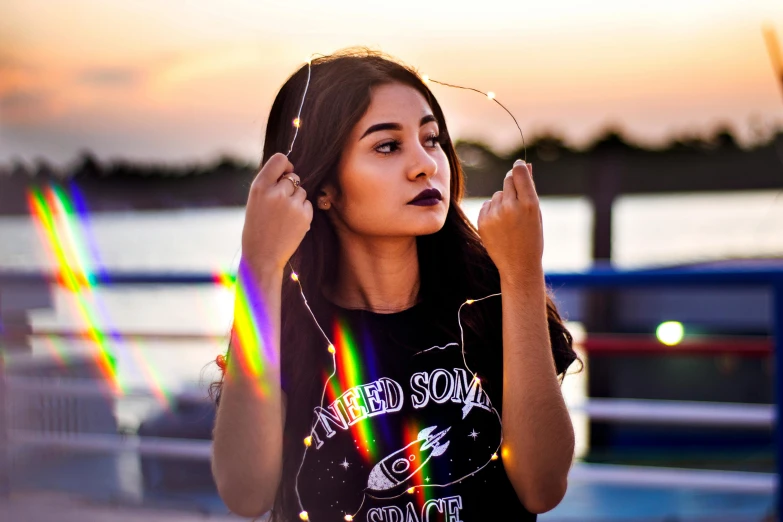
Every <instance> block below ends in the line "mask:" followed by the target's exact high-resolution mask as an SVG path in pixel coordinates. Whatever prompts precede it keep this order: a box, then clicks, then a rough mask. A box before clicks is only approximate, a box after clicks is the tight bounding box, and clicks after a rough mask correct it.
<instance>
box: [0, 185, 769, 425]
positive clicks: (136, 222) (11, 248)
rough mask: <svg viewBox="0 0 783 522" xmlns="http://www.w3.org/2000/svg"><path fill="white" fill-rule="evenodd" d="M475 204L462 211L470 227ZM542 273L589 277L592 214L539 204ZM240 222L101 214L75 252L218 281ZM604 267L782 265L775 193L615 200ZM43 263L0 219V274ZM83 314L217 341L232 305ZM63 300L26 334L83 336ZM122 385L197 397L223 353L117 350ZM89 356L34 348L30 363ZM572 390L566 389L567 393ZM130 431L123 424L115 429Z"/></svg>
mask: <svg viewBox="0 0 783 522" xmlns="http://www.w3.org/2000/svg"><path fill="white" fill-rule="evenodd" d="M482 201H483V200H477V199H469V200H467V201H465V202H464V208H465V210H466V212H467V214H468V216H469V217H471V219H473V220H474V222H475V219H476V216H477V215H478V211H479V208H480V206H481V203H482ZM542 213H543V217H544V232H545V254H544V266H545V269H546V270H547V271H579V270H583V269H586V268H588V267H589V266H590V262H591V261H590V244H591V228H592V210H591V207H590V204H589V202H588V201H587V200H586V199H581V198H544V199H543V200H542ZM243 218H244V210H243V209H242V208H227V209H207V210H204V209H194V210H184V211H147V212H131V213H101V214H95V215H92V216H89V218H88V219H87V220H85V221H82V222H81V224H80V225H79V226H78V227H75V230H76V231H77V232H79V233H78V234H77V235H76V239H77V243H78V244H79V250H81V251H82V252H83V255H84V256H85V257H86V258H88V259H90V263H91V264H92V265H93V266H102V267H104V268H105V269H107V270H109V271H111V270H140V271H156V272H169V271H204V272H218V271H221V270H228V269H230V268H231V267H232V266H234V265H235V264H236V262H237V260H238V256H239V245H240V236H241V231H242V223H243ZM613 234H614V239H615V240H614V246H613V259H614V263H615V264H616V265H617V266H619V267H624V268H632V267H642V266H653V265H655V266H658V265H666V264H678V263H689V262H697V261H707V260H715V259H722V258H727V257H752V256H781V255H783V196H780V197H779V193H777V192H774V191H765V192H752V193H740V194H693V195H676V196H671V195H667V196H644V197H624V198H621V199H620V200H619V201H618V202H617V204H616V207H615V214H614V225H613ZM54 266H55V262H54V259H53V257H52V256H51V255H50V253H49V252H48V249H47V247H46V244H45V240H44V239H43V238H42V237H41V236H40V235H39V232H38V229H37V227H36V226H35V224H34V223H33V221H32V219H31V218H30V217H24V216H19V217H3V218H0V269H22V270H46V271H48V270H52V269H53V267H54ZM88 302H89V303H90V304H89V306H90V307H91V308H92V311H93V314H92V315H93V317H95V318H96V322H97V323H98V324H96V325H95V326H97V327H98V328H99V329H105V330H110V329H113V330H117V331H120V332H122V331H144V332H178V333H203V334H212V335H224V334H225V333H226V332H227V331H228V330H229V328H230V325H231V318H232V313H233V311H232V304H233V298H232V295H231V294H230V292H229V291H228V290H227V289H224V288H220V287H206V286H196V287H165V286H139V287H135V288H130V287H123V288H117V289H112V288H98V289H95V290H94V291H92V293H91V295H90V296H89V299H88ZM84 317H85V316H84V314H83V313H82V312H80V311H79V308H78V307H77V306H75V302H74V300H73V296H72V295H70V294H69V293H68V292H65V291H63V290H62V289H56V290H55V291H54V293H53V306H52V308H51V309H43V310H36V311H34V312H32V313H31V320H32V324H33V328H38V329H42V328H58V329H69V330H83V329H85V327H86V326H87V325H86V324H85V318H84ZM113 348H114V350H115V353H116V355H117V357H118V363H119V364H118V367H119V374H120V380H121V382H122V383H123V384H124V385H126V386H128V387H140V386H141V387H158V388H162V389H166V390H171V391H176V390H180V389H183V388H192V387H195V386H202V387H203V384H204V383H205V382H209V381H211V380H212V378H213V377H214V375H215V372H214V365H213V366H212V367H210V368H207V369H205V366H206V365H207V364H208V363H209V362H210V361H212V360H214V358H215V356H216V355H217V354H218V353H221V352H222V351H223V350H224V349H225V343H224V342H223V341H222V340H219V339H213V340H211V341H203V342H201V341H199V342H192V341H188V342H155V343H149V342H144V343H141V342H127V343H123V345H121V346H120V345H118V346H114V347H113ZM74 350H87V351H89V350H94V347H91V346H90V345H88V344H87V343H84V342H74V343H68V345H67V346H65V345H63V344H62V343H58V342H56V341H54V340H51V339H48V340H47V339H36V340H35V341H34V353H36V354H53V353H56V352H58V351H66V352H70V351H74ZM576 384H577V382H574V385H576ZM125 420H127V421H128V422H130V423H133V422H134V420H133V419H125Z"/></svg>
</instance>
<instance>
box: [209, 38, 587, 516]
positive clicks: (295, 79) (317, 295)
mask: <svg viewBox="0 0 783 522" xmlns="http://www.w3.org/2000/svg"><path fill="white" fill-rule="evenodd" d="M307 75H308V71H307V65H304V66H302V67H301V68H300V69H299V70H297V71H296V72H295V73H294V74H293V75H292V76H291V77H290V78H288V80H287V81H286V82H285V83H284V84H283V86H282V87H281V89H280V91H279V92H278V94H277V97H276V98H275V101H274V103H273V104H272V109H271V111H270V113H269V119H268V123H267V128H266V135H265V139H264V153H263V159H262V165H263V164H265V163H266V161H267V160H268V159H269V158H270V157H271V156H272V155H274V154H275V153H278V152H283V153H287V152H288V150H289V147H290V145H291V140H292V138H293V134H294V130H295V128H294V126H293V125H292V122H293V120H294V119H295V118H296V117H297V114H298V111H299V106H300V103H301V100H302V94H303V92H304V89H305V84H306V81H307ZM391 83H399V84H403V85H407V86H410V87H412V88H414V89H416V90H417V91H418V92H420V93H421V94H422V95H423V96H424V98H425V99H426V100H427V101H428V102H429V105H430V108H431V109H432V112H433V114H434V116H435V117H436V118H437V121H438V126H439V130H440V137H441V140H440V141H441V146H442V148H443V150H444V151H445V153H446V156H447V157H448V160H449V169H450V177H451V202H452V204H451V205H450V206H449V209H448V213H447V216H446V222H445V224H444V225H443V227H442V228H441V229H440V230H439V231H438V232H436V233H434V234H431V235H427V236H419V237H417V238H416V243H417V248H418V259H419V270H420V281H421V283H420V290H419V299H421V300H423V301H425V302H428V303H437V305H436V306H435V307H434V309H442V310H448V311H449V313H451V311H455V310H457V309H458V307H459V305H460V304H461V303H463V302H464V301H465V300H466V299H467V298H470V297H481V296H485V295H489V294H493V293H497V292H499V291H500V277H499V274H498V270H497V268H496V267H495V264H494V263H493V262H492V260H491V259H490V257H489V255H488V254H487V251H486V249H485V248H484V245H483V244H482V243H481V240H480V238H479V235H478V232H477V230H476V228H475V227H474V226H473V225H472V224H471V223H470V221H469V220H468V219H467V217H466V216H465V214H464V213H463V211H462V210H461V208H460V206H459V205H458V204H457V203H459V202H460V201H461V200H462V198H463V196H464V191H465V182H464V174H463V171H462V167H461V166H460V161H459V158H458V157H457V152H456V150H455V148H454V144H453V142H452V140H451V138H450V137H449V134H448V129H447V126H446V119H445V118H444V116H443V111H442V110H441V107H440V105H439V104H438V102H437V100H436V99H435V97H434V96H433V95H432V93H431V92H430V90H429V88H428V87H427V85H426V84H425V83H424V82H423V81H422V79H421V77H420V76H419V74H418V73H417V72H416V71H415V70H413V69H412V68H410V67H408V66H406V65H404V64H401V63H400V62H398V61H397V60H395V59H393V58H391V57H389V56H387V55H384V54H383V53H380V52H376V51H372V50H369V49H365V48H350V49H345V50H343V51H340V52H337V53H335V54H332V55H329V56H322V57H319V58H316V59H314V60H313V61H312V70H311V79H310V85H309V88H308V91H307V96H306V98H305V100H304V105H303V107H302V126H301V128H300V129H299V134H298V135H297V138H296V142H295V146H294V147H293V151H292V152H291V154H290V156H289V159H290V160H291V162H292V163H293V164H294V166H295V172H296V173H297V174H298V175H299V176H300V178H301V186H302V187H303V188H304V189H305V190H306V191H307V198H308V199H309V200H310V202H311V203H312V204H313V208H314V209H316V210H315V213H314V215H313V221H312V224H311V226H310V230H309V231H308V232H307V234H306V235H305V237H304V239H303V241H302V243H301V245H300V246H299V248H298V249H297V251H296V252H295V253H294V255H293V256H292V258H291V260H290V265H292V266H293V267H295V268H296V272H297V274H298V275H299V278H300V280H301V283H302V286H303V291H304V293H305V296H307V300H308V303H309V304H310V307H311V308H312V310H313V312H314V313H315V315H316V316H319V315H320V313H321V312H323V311H324V310H327V307H328V302H327V301H326V298H325V297H324V295H323V294H322V289H323V288H325V287H326V286H327V283H328V282H332V281H334V280H335V278H336V275H337V262H338V259H339V246H338V242H337V236H336V235H335V231H334V229H333V227H332V224H331V222H330V221H329V219H328V217H327V215H326V213H325V212H321V211H319V210H317V209H318V206H317V202H316V198H317V196H318V194H319V190H320V189H321V187H322V186H324V185H325V184H327V183H331V184H332V185H333V186H334V187H337V190H339V184H338V172H337V169H338V164H339V161H340V157H341V154H342V152H343V148H344V146H345V143H346V142H347V139H348V137H349V135H350V133H351V131H352V129H353V127H354V126H355V125H356V124H357V123H358V121H359V120H360V119H361V117H362V116H363V115H364V113H365V112H366V111H367V109H368V107H369V106H370V101H371V97H372V89H373V88H374V87H376V86H379V85H384V84H391ZM444 259H448V262H447V263H444V262H443V260H444ZM290 265H289V266H290ZM288 275H290V272H287V273H286V278H287V277H288ZM546 306H547V318H548V323H549V335H550V339H551V342H552V350H553V353H554V354H555V360H556V361H558V368H557V372H558V375H560V376H561V377H562V376H563V375H564V374H565V370H566V369H567V368H568V366H569V365H570V364H571V363H572V362H573V361H574V360H577V359H578V358H577V355H576V353H575V352H574V350H573V347H572V337H571V334H570V333H569V332H568V330H567V329H566V328H565V325H564V323H563V320H562V319H561V317H560V315H559V313H558V311H557V308H556V306H555V304H554V303H553V302H552V299H551V298H550V297H549V296H548V297H547V304H546ZM451 315H452V316H453V314H451ZM309 316H310V315H309V312H308V311H307V309H306V308H305V305H304V303H303V300H302V297H301V296H300V295H299V286H298V285H296V284H286V283H285V280H284V284H283V294H282V308H281V332H280V345H281V349H280V352H281V358H282V361H281V374H282V376H281V378H282V383H283V388H284V390H285V391H286V395H287V406H286V413H287V414H286V425H285V427H284V437H283V441H284V442H283V473H282V478H281V482H280V486H279V487H278V491H277V496H276V500H275V505H274V507H273V509H272V520H273V521H275V522H283V521H288V520H297V519H298V513H299V505H298V502H297V499H296V496H295V494H294V485H295V480H296V473H297V470H298V467H299V463H300V461H301V459H302V452H303V451H304V447H303V445H302V439H303V438H304V436H305V435H307V433H308V432H309V430H310V421H311V418H310V415H309V412H310V410H311V408H312V405H313V404H314V403H317V401H318V397H319V396H320V391H321V390H320V385H321V384H322V382H321V381H322V376H321V375H320V374H319V366H318V364H316V361H319V360H320V359H321V358H323V353H324V339H323V336H322V335H321V333H320V331H319V330H318V329H317V328H316V326H315V325H314V324H312V321H311V320H303V318H309ZM470 316H471V317H465V318H464V319H463V324H464V326H465V327H466V329H468V330H472V331H475V332H479V331H481V329H482V327H483V325H485V324H487V322H488V321H489V320H490V318H487V317H482V316H481V313H477V314H470ZM492 320H493V322H494V324H497V318H493V319H492ZM229 355H230V348H229V350H228V353H227V357H228V356H229ZM308 362H309V364H308ZM221 386H222V378H221V380H220V381H219V382H216V383H213V385H212V387H211V392H212V396H213V398H215V400H217V401H219V396H220V389H221Z"/></svg>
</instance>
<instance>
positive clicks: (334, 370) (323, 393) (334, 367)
mask: <svg viewBox="0 0 783 522" xmlns="http://www.w3.org/2000/svg"><path fill="white" fill-rule="evenodd" d="M288 266H289V267H290V268H291V274H292V275H294V274H296V272H295V271H294V268H293V266H292V265H291V263H290V262H289V263H288ZM294 281H295V282H296V283H297V284H298V285H299V293H300V294H301V296H302V300H303V301H304V304H305V307H306V308H307V311H308V312H309V313H310V317H312V319H313V322H314V323H315V325H316V326H317V327H318V330H320V332H321V334H322V335H323V336H324V339H326V342H327V343H328V344H329V346H334V344H333V343H332V341H331V339H329V336H328V335H326V333H325V332H324V330H323V328H322V327H321V324H320V323H319V322H318V319H317V318H316V317H315V314H314V313H313V310H312V309H311V308H310V305H309V304H308V302H307V297H306V296H305V294H304V288H303V287H302V282H301V280H300V279H299V276H298V275H297V276H296V279H294ZM500 295H501V294H500V293H496V294H491V295H488V296H486V297H481V298H479V299H469V300H468V301H466V302H464V303H462V304H461V305H460V307H459V309H458V310H457V324H458V325H459V331H460V344H459V346H460V350H461V353H462V361H463V363H464V365H465V368H466V369H467V370H468V371H469V372H470V374H471V375H472V376H473V380H472V381H471V382H473V381H475V380H476V379H478V376H477V375H476V374H475V372H473V370H471V369H470V366H468V362H467V358H466V357H465V334H464V329H463V327H462V308H463V307H464V306H465V305H466V304H470V305H472V304H475V303H477V302H479V301H483V300H485V299H489V298H490V297H497V296H500ZM454 344H456V343H449V344H447V345H446V346H434V347H432V348H428V349H426V350H422V351H421V352H418V353H417V354H416V355H418V354H419V353H424V352H427V351H430V350H433V349H435V348H438V349H445V348H448V347H449V346H451V345H454ZM331 355H332V373H330V374H329V377H328V378H327V379H326V381H324V386H323V389H322V391H321V400H320V402H319V408H323V407H324V399H325V398H326V390H327V388H328V386H329V382H330V381H331V380H332V378H333V377H334V376H335V375H336V373H337V355H336V352H332V353H331ZM480 385H481V383H480V381H479V386H480ZM490 404H492V401H490ZM492 412H493V413H494V414H495V416H496V417H497V419H498V425H499V426H500V441H499V442H498V445H497V448H495V451H494V452H493V453H492V454H491V455H490V457H489V458H488V459H487V461H486V462H485V463H484V464H483V465H482V466H481V467H479V468H476V469H475V470H473V471H472V472H470V473H468V474H467V475H464V476H462V477H460V478H459V479H456V480H453V481H451V482H448V483H446V484H421V485H418V486H412V489H414V490H415V489H417V488H444V487H448V486H451V485H453V484H457V483H459V482H462V481H463V480H465V479H466V478H468V477H472V476H473V475H475V474H476V473H478V472H479V471H481V470H483V469H484V468H486V467H487V466H488V465H489V464H490V463H491V462H492V460H493V459H497V458H498V452H499V451H500V448H501V447H502V446H503V419H502V417H501V416H500V412H498V410H497V408H495V406H494V405H492ZM317 425H318V420H317V419H314V420H313V423H312V425H311V426H310V431H309V434H308V436H309V437H311V438H312V436H313V434H314V433H315V428H316V426H317ZM311 440H312V439H311ZM309 447H310V446H309V445H308V444H305V449H304V451H303V452H302V459H301V461H300V462H299V468H298V469H297V471H296V477H295V480H294V492H295V493H296V500H297V503H298V504H299V509H300V510H301V511H306V509H305V507H304V505H303V504H302V497H301V495H300V494H299V476H300V475H301V473H302V468H303V467H304V463H305V458H306V457H307V450H308V449H309ZM410 489H411V488H407V489H405V490H404V491H403V492H401V493H400V494H399V495H395V496H392V497H375V496H373V495H371V494H369V493H364V494H363V495H362V502H361V504H360V505H359V507H358V509H357V511H356V512H355V513H353V514H352V515H351V517H354V518H355V517H356V516H358V514H359V513H360V512H361V509H362V507H363V506H364V502H365V500H366V497H371V498H383V499H386V500H392V499H395V498H399V497H401V496H403V495H405V494H406V493H408V492H409V490H410Z"/></svg>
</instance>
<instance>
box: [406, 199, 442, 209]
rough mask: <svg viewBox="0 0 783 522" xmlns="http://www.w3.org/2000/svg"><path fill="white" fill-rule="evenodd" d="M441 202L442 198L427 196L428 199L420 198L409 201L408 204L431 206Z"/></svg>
mask: <svg viewBox="0 0 783 522" xmlns="http://www.w3.org/2000/svg"><path fill="white" fill-rule="evenodd" d="M438 203H440V200H439V199H438V198H426V199H420V200H418V201H411V202H410V203H408V205H416V206H419V207H431V206H433V205H437V204H438Z"/></svg>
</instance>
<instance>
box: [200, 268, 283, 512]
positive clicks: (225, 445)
mask: <svg viewBox="0 0 783 522" xmlns="http://www.w3.org/2000/svg"><path fill="white" fill-rule="evenodd" d="M240 273H241V272H240ZM253 276H254V277H253V279H255V283H253V282H250V281H241V280H240V279H238V280H237V288H242V286H243V285H249V284H254V285H257V287H258V288H257V291H258V296H259V297H260V299H261V300H262V301H263V303H264V305H265V313H264V315H265V316H266V320H265V321H263V322H264V323H267V324H268V329H269V331H268V335H265V336H264V340H266V341H267V342H268V343H270V344H271V346H270V347H266V348H265V349H261V348H260V347H254V348H256V349H257V351H258V353H266V354H271V357H270V356H267V357H266V359H267V360H264V361H262V364H263V365H264V371H263V374H262V375H263V377H262V378H263V382H259V379H258V378H257V377H254V376H253V372H250V371H246V369H243V365H242V361H241V359H242V357H241V356H240V354H239V353H238V351H239V349H240V348H239V340H238V339H236V338H235V335H232V339H231V353H230V355H229V357H228V358H227V359H228V364H229V367H228V369H227V371H226V372H225V380H224V383H223V388H222V390H221V393H220V406H219V407H218V411H217V419H216V420H215V430H214V436H213V439H214V446H213V456H212V474H213V476H214V478H215V483H216V484H217V488H218V492H219V493H220V497H221V498H222V499H223V501H224V502H225V504H226V506H227V507H228V508H229V509H230V510H231V511H232V512H234V513H236V514H237V515H240V516H243V517H257V516H260V515H261V514H263V513H265V512H266V511H269V510H270V509H272V505H273V504H274V500H275V496H276V494H277V487H278V485H279V483H280V474H281V470H282V453H283V426H284V424H285V409H284V404H283V400H282V392H281V389H280V366H279V361H280V304H281V292H282V281H283V272H282V270H279V269H271V270H268V271H257V272H255V273H253ZM238 277H239V278H241V276H238ZM237 294H238V295H239V294H240V292H237ZM240 306H241V304H240V303H237V309H238V308H239V307H240ZM256 313H258V311H256ZM235 324H236V321H235ZM233 331H234V332H236V331H237V328H234V329H233ZM261 389H263V390H264V391H263V393H261V392H260V391H259V390H261Z"/></svg>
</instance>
